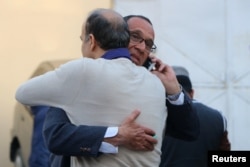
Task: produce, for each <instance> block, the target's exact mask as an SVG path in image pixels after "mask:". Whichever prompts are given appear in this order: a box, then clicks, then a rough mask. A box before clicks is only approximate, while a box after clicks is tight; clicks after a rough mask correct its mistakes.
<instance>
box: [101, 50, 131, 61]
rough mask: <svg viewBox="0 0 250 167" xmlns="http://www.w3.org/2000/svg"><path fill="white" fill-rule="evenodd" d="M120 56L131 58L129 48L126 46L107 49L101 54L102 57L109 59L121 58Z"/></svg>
mask: <svg viewBox="0 0 250 167" xmlns="http://www.w3.org/2000/svg"><path fill="white" fill-rule="evenodd" d="M122 57H123V58H127V59H131V58H130V53H129V50H128V49H127V48H119V49H111V50H108V51H107V52H106V53H104V55H103V56H102V58H104V59H109V60H110V59H117V58H122Z"/></svg>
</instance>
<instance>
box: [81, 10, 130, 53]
mask: <svg viewBox="0 0 250 167" xmlns="http://www.w3.org/2000/svg"><path fill="white" fill-rule="evenodd" d="M102 11H103V10H96V11H94V12H93V13H92V14H91V15H90V16H89V17H88V18H87V21H86V25H85V38H86V39H87V38H88V35H89V34H93V36H94V37H95V39H96V41H97V42H98V44H99V46H100V48H102V49H104V50H108V49H115V48H127V47H128V44H129V41H130V39H129V30H128V24H127V23H126V22H125V21H124V20H123V19H122V17H121V19H119V17H114V18H106V17H105V16H103V12H102Z"/></svg>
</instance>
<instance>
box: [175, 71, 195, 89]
mask: <svg viewBox="0 0 250 167" xmlns="http://www.w3.org/2000/svg"><path fill="white" fill-rule="evenodd" d="M176 78H177V80H178V82H179V84H181V86H182V88H183V89H184V90H185V91H186V92H188V93H191V92H192V83H191V81H190V79H189V77H187V76H185V75H177V76H176Z"/></svg>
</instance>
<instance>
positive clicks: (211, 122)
mask: <svg viewBox="0 0 250 167" xmlns="http://www.w3.org/2000/svg"><path fill="white" fill-rule="evenodd" d="M192 107H193V110H195V111H196V112H197V114H198V118H199V121H200V135H199V136H198V138H197V139H196V140H194V141H184V140H181V139H177V138H174V137H172V136H169V135H166V136H165V138H164V141H163V145H162V159H161V164H160V167H206V166H207V153H208V151H209V150H221V147H220V146H223V145H224V146H225V144H226V145H227V146H228V140H227V143H225V142H224V144H223V143H222V142H223V140H224V137H225V136H224V135H225V134H226V131H225V129H226V123H225V119H224V117H223V116H222V114H221V113H220V112H219V111H217V110H215V109H212V108H210V107H208V106H206V105H204V104H202V103H199V102H195V101H194V102H193V103H192ZM226 139H227V135H226ZM228 148H229V147H227V149H228ZM224 150H225V149H224Z"/></svg>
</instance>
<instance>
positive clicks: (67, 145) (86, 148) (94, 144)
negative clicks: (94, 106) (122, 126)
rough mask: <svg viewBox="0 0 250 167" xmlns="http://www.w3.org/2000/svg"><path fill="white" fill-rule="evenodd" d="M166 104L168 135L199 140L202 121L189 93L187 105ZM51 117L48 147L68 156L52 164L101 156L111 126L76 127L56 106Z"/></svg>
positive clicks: (46, 131)
mask: <svg viewBox="0 0 250 167" xmlns="http://www.w3.org/2000/svg"><path fill="white" fill-rule="evenodd" d="M166 105H167V107H168V118H167V129H166V133H167V134H169V135H172V136H175V137H178V138H182V139H184V140H194V139H195V138H197V137H198V134H199V121H198V117H197V113H196V111H194V110H192V107H191V99H190V98H189V97H188V96H187V95H186V94H185V97H184V104H183V105H180V106H176V105H172V104H171V103H169V102H168V100H166ZM47 118H48V119H46V121H45V123H44V138H45V141H46V143H47V145H48V148H49V150H50V151H51V152H52V153H54V154H56V155H64V157H62V156H55V155H53V156H52V159H51V161H52V163H53V164H54V163H55V166H56V167H60V164H62V165H63V166H64V165H66V164H67V163H69V162H70V161H69V156H70V155H73V156H98V155H99V153H98V151H99V147H100V145H101V142H102V140H103V138H104V135H105V132H106V129H107V127H93V126H85V125H82V126H75V125H73V124H71V123H70V120H69V119H68V117H67V115H66V113H65V111H63V110H61V109H58V108H53V107H51V108H50V109H49V111H48V114H47ZM65 131H66V132H67V133H65ZM75 136H76V137H75ZM62 162H63V163H62ZM53 164H52V166H53ZM58 164H59V165H58ZM62 165H61V167H63V166H62ZM66 166H67V165H66ZM68 166H69V165H68Z"/></svg>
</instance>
